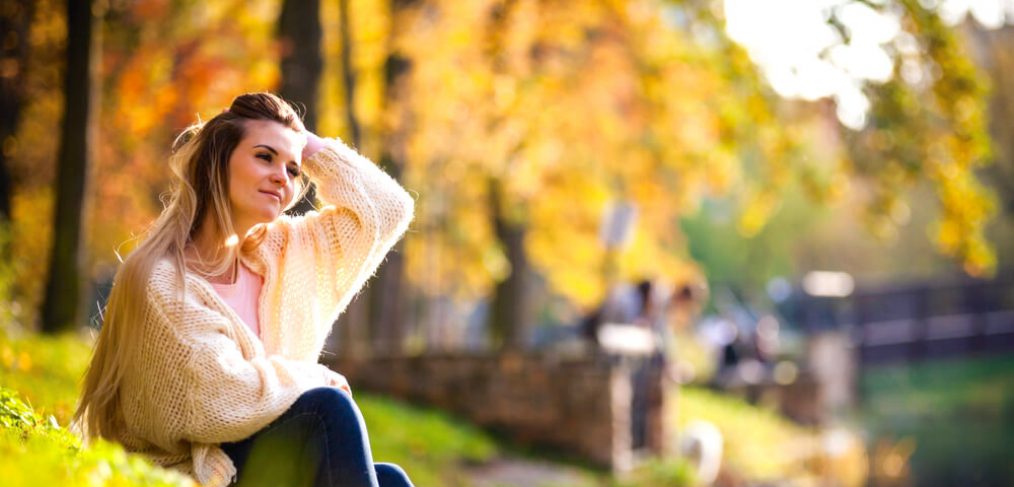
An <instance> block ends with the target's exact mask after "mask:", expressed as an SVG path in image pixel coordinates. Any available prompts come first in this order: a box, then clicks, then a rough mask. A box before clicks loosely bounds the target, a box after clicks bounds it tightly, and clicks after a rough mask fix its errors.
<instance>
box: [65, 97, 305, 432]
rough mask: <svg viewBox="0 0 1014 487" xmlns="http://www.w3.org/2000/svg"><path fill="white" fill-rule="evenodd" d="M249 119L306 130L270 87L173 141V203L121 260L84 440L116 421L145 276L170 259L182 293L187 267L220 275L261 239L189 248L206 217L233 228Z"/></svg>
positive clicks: (92, 373)
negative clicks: (233, 183)
mask: <svg viewBox="0 0 1014 487" xmlns="http://www.w3.org/2000/svg"><path fill="white" fill-rule="evenodd" d="M250 120H269V121H275V122H278V123H280V124H282V125H284V126H286V127H288V128H290V129H292V130H295V131H297V132H298V131H302V130H303V124H302V121H301V120H300V118H299V115H298V114H297V113H296V111H295V110H294V109H293V108H292V106H290V105H289V104H288V103H286V102H285V101H284V100H282V99H281V98H279V97H278V96H276V95H273V94H271V93H248V94H244V95H240V96H238V97H236V99H235V100H233V101H232V105H231V106H230V107H229V108H228V109H226V110H225V111H223V112H222V113H220V114H218V115H216V116H215V117H214V118H212V119H211V120H208V121H207V122H200V121H199V122H198V123H196V124H194V125H191V126H190V127H188V128H186V129H185V130H184V131H183V132H182V133H181V134H180V135H179V136H178V137H177V138H176V140H175V142H174V143H173V147H172V155H171V156H170V158H169V165H170V168H171V169H172V176H171V177H172V187H171V190H170V192H169V194H168V203H166V204H165V208H164V209H163V210H162V213H161V215H159V217H158V219H157V220H155V222H154V223H153V224H152V225H151V227H150V228H149V230H148V232H147V234H146V235H145V236H144V238H143V240H142V241H141V243H140V244H139V245H138V247H137V248H136V249H135V250H134V251H133V252H131V253H130V255H129V256H128V257H127V258H126V259H125V260H124V261H123V263H122V264H120V268H119V270H118V271H117V272H116V276H115V278H114V280H113V288H112V291H111V292H110V294H109V300H108V302H107V303H106V308H105V313H104V314H103V319H102V329H101V331H100V332H99V337H98V340H97V342H96V344H95V351H94V353H93V355H92V360H91V364H90V365H89V367H88V371H87V372H86V374H85V380H84V387H83V390H82V393H81V401H80V403H79V404H78V407H77V410H76V412H75V413H74V423H75V424H74V429H76V430H77V432H78V433H79V434H80V435H81V436H82V437H84V439H85V440H90V439H92V438H96V437H105V438H108V437H109V435H110V434H111V433H112V432H113V431H114V425H115V424H116V421H118V419H117V417H118V409H117V408H118V407H119V404H118V403H119V392H120V383H121V381H122V380H123V374H124V371H125V370H126V368H127V367H129V366H130V362H131V354H132V353H133V352H134V351H135V350H136V349H137V348H138V347H139V346H140V343H139V342H138V340H139V336H140V334H139V333H137V332H136V331H135V330H134V329H133V327H134V326H136V324H137V323H140V322H141V320H143V319H144V314H145V312H146V306H147V304H146V293H147V287H148V280H149V278H150V276H151V272H152V269H153V268H154V266H155V264H156V263H157V262H158V261H160V260H161V259H168V261H169V262H170V263H171V264H172V265H173V267H174V268H175V271H176V272H175V274H176V279H177V284H178V285H177V288H178V289H180V290H181V292H180V298H181V299H182V295H183V293H182V290H183V289H184V286H185V281H184V274H185V271H186V269H187V268H188V267H189V268H190V269H191V270H194V271H196V272H198V273H200V274H204V275H218V274H222V273H224V272H225V271H226V270H227V269H228V268H229V266H230V265H232V264H233V263H234V262H235V260H236V257H237V256H238V254H239V252H240V251H244V252H246V251H250V250H253V249H254V248H256V247H257V245H259V244H260V242H261V241H262V240H263V236H264V227H263V226H262V225H257V226H255V227H254V229H252V230H251V231H250V232H249V233H248V234H247V236H246V238H245V239H243V243H242V245H225V244H224V243H223V245H222V246H221V248H220V249H218V251H217V252H216V254H215V255H213V256H200V257H198V258H194V257H188V256H187V254H185V253H184V250H185V248H186V246H187V243H188V242H190V241H191V239H192V238H193V237H194V236H195V235H196V233H197V230H198V229H199V228H200V227H201V225H202V224H204V222H205V221H206V220H209V219H210V220H209V222H210V223H211V224H213V225H215V227H216V230H217V234H218V235H220V236H231V235H234V234H235V229H234V226H233V222H232V218H231V207H230V204H229V158H230V157H231V155H232V152H233V151H234V150H235V149H236V147H237V146H238V145H239V143H240V141H241V140H242V139H243V136H244V134H245V123H246V122H247V121H250ZM296 184H297V185H299V186H300V187H299V188H297V191H296V192H295V193H296V195H297V196H296V197H295V198H293V200H292V201H293V202H296V201H298V200H299V199H300V197H301V193H302V189H303V187H305V184H303V183H302V181H298V182H297V183H296ZM163 201H165V199H163ZM290 204H291V203H290ZM239 237H240V238H242V237H244V236H239ZM223 238H224V237H223ZM230 240H231V239H230ZM233 241H235V240H233ZM191 254H192V253H191Z"/></svg>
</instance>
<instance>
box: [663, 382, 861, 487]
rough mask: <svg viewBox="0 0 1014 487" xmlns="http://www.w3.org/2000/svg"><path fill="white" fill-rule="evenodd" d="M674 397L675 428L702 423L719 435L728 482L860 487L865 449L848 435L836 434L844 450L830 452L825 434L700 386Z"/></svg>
mask: <svg viewBox="0 0 1014 487" xmlns="http://www.w3.org/2000/svg"><path fill="white" fill-rule="evenodd" d="M674 394H678V399H677V400H676V401H678V403H677V404H678V407H677V408H675V409H674V410H673V411H672V412H671V414H673V415H674V416H675V417H674V418H673V419H674V421H675V424H677V425H679V427H683V426H685V425H686V424H688V423H689V422H691V421H694V420H703V421H707V422H709V423H711V424H713V425H715V427H717V428H718V430H719V431H720V432H721V433H722V437H723V441H724V443H723V452H722V453H723V455H722V464H723V465H722V472H723V475H725V476H726V477H727V478H735V479H741V480H742V479H749V481H750V482H749V483H752V484H753V483H760V484H765V483H769V484H772V485H782V484H786V483H789V484H800V485H827V484H832V485H842V486H859V485H863V484H864V481H865V474H866V468H867V467H866V453H865V447H864V446H863V445H862V442H861V441H860V440H859V438H858V436H856V435H855V434H853V433H849V432H847V431H846V430H843V429H838V430H836V431H837V432H836V434H837V435H838V438H840V440H838V441H839V444H840V445H842V446H843V448H839V449H838V450H836V451H834V452H833V453H829V452H828V451H827V449H826V447H825V444H826V443H825V442H826V441H827V438H828V437H827V436H826V435H827V432H824V431H817V430H814V429H811V428H806V427H803V426H799V425H797V424H795V423H793V422H791V421H789V420H788V419H786V418H784V417H782V416H781V415H779V414H778V413H776V412H774V411H772V410H769V409H765V408H759V407H757V406H754V405H751V404H749V403H747V402H746V401H745V400H743V399H740V398H736V397H730V396H727V395H723V394H719V393H717V392H713V391H710V390H708V389H704V388H700V387H683V388H681V389H680V390H679V391H678V393H674ZM673 402H675V401H673Z"/></svg>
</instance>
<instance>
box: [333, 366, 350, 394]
mask: <svg viewBox="0 0 1014 487" xmlns="http://www.w3.org/2000/svg"><path fill="white" fill-rule="evenodd" d="M327 386H328V387H337V388H339V389H341V390H343V391H345V392H346V393H348V395H350V396H351V395H352V388H351V387H349V381H348V380H347V379H345V376H344V375H341V374H339V373H338V372H334V371H331V372H330V373H329V374H328V375H327Z"/></svg>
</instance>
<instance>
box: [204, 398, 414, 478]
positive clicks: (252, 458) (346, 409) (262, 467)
mask: <svg viewBox="0 0 1014 487" xmlns="http://www.w3.org/2000/svg"><path fill="white" fill-rule="evenodd" d="M221 448H222V449H223V450H225V453H226V454H227V455H229V458H231V459H232V461H233V463H234V464H235V465H236V471H237V472H239V474H238V476H237V479H236V484H235V485H240V486H259V485H264V486H268V485H291V486H314V487H334V486H342V487H344V486H350V487H358V486H370V487H402V486H411V485H412V482H411V481H410V480H409V479H408V476H407V475H406V474H405V472H404V471H403V470H402V469H401V467H398V466H397V465H393V464H389V463H373V454H372V453H371V452H370V439H369V437H368V436H367V433H366V424H365V423H363V416H362V414H361V413H360V412H359V407H357V406H356V403H355V401H353V400H352V398H351V397H350V396H349V395H348V394H347V393H345V392H344V391H342V390H341V389H338V388H335V387H320V388H316V389H310V390H308V391H306V392H304V393H303V394H302V395H301V396H299V399H297V400H296V402H295V403H293V404H292V406H291V407H290V408H289V410H288V411H286V412H285V413H284V414H282V415H281V416H280V417H279V418H278V419H276V420H275V421H274V422H272V423H271V424H269V425H268V426H266V427H264V429H262V430H260V431H258V432H257V433H254V434H253V435H252V436H250V437H249V438H247V439H245V440H241V441H238V442H235V443H223V444H222V445H221Z"/></svg>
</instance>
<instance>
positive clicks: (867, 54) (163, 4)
mask: <svg viewBox="0 0 1014 487" xmlns="http://www.w3.org/2000/svg"><path fill="white" fill-rule="evenodd" d="M1012 24H1014V1H1011V0H918V1H917V0H725V1H721V0H714V1H707V0H682V1H681V0H629V1H620V0H596V1H592V0H587V1H576V0H574V1H555V0H470V1H451V0H389V1H368V0H305V1H297V0H244V1H238V0H237V1H230V0H215V1H208V2H199V1H189V0H136V1H125V0H91V1H85V0H82V1H70V2H67V3H66V4H65V3H61V2H56V1H53V0H37V1H33V0H4V1H3V3H2V6H0V26H2V34H0V44H2V58H0V103H2V111H0V144H2V145H0V294H2V295H3V299H2V300H0V321H2V322H3V323H4V329H5V330H7V331H6V332H5V334H6V336H7V338H5V340H6V341H5V344H4V345H3V347H4V348H3V350H0V351H2V352H3V363H2V364H0V365H2V366H3V367H4V372H3V373H2V374H0V378H3V379H4V383H3V385H4V386H9V387H15V386H16V385H17V384H18V382H17V380H16V379H15V378H16V377H17V374H18V373H19V371H21V372H25V371H26V370H28V371H30V370H31V369H32V366H28V369H26V368H25V367H26V366H25V364H26V363H29V362H30V361H29V362H26V360H25V359H24V358H22V356H23V354H22V351H23V350H30V348H25V347H27V345H18V343H20V342H19V341H18V340H22V341H24V340H30V339H31V338H26V337H32V336H39V337H40V339H45V337H48V336H54V335H59V334H60V333H61V332H65V331H75V330H77V331H79V332H80V333H81V334H82V335H84V336H85V337H86V338H85V342H86V344H87V340H88V338H87V336H88V335H89V333H90V332H89V331H88V330H93V331H94V330H96V329H97V328H98V327H99V326H100V324H101V312H100V311H101V306H102V303H103V302H104V299H105V296H106V295H107V294H108V292H109V288H110V286H111V281H112V276H113V274H114V273H115V270H116V266H117V264H118V262H119V256H121V255H126V254H127V253H129V252H130V250H131V248H132V247H133V246H134V245H135V244H136V242H137V240H136V239H137V238H139V237H142V236H143V234H144V229H145V228H146V225H147V224H148V223H149V222H150V221H152V220H153V218H154V217H155V216H156V215H157V214H158V212H159V211H160V210H161V208H162V203H161V200H160V195H162V194H163V193H164V192H165V191H166V190H167V189H168V188H167V182H168V167H167V164H166V163H167V159H168V155H169V148H170V144H171V142H172V140H173V138H174V137H175V136H176V135H177V134H178V133H179V132H180V131H181V130H182V129H183V128H185V127H186V126H187V125H189V124H191V123H193V122H195V121H197V120H199V119H208V118H210V117H212V116H214V115H216V114H217V113H219V112H221V111H222V110H223V109H224V108H226V107H227V106H229V104H230V103H231V100H232V98H233V97H234V96H236V95H238V94H240V93H244V92H250V91H262V90H269V91H274V92H277V93H279V94H280V95H282V96H283V97H285V98H286V99H288V100H291V101H294V102H295V103H296V104H297V105H298V106H299V107H300V108H299V109H300V111H301V112H302V113H304V117H305V120H306V125H307V126H308V128H310V129H312V130H314V131H315V132H317V133H319V134H321V135H324V136H336V137H340V138H342V139H343V140H345V141H346V142H347V143H349V144H350V145H352V146H354V147H356V148H358V149H359V150H360V151H361V152H362V153H364V154H365V155H367V156H368V157H369V158H370V159H372V160H373V161H375V162H376V163H378V164H380V165H381V166H382V167H383V168H384V169H385V170H386V171H387V172H388V173H389V174H391V175H392V176H394V177H395V178H396V179H398V180H399V181H400V183H401V184H402V185H403V186H404V187H405V188H406V189H408V190H409V191H410V193H411V194H412V195H413V197H414V198H415V200H416V216H415V220H414V221H413V223H412V225H411V227H410V229H409V232H408V234H407V236H406V237H405V238H404V240H403V241H402V242H401V243H400V244H399V245H398V246H397V247H396V249H395V251H394V252H392V254H391V255H390V256H389V257H388V259H387V261H386V262H385V263H384V264H383V265H382V267H381V269H380V271H379V272H378V274H377V275H376V276H375V277H374V278H373V279H372V280H371V281H370V282H369V284H368V285H367V288H366V289H365V290H364V291H363V292H362V293H360V295H359V296H358V298H357V299H356V301H355V302H354V303H353V304H352V305H351V306H350V308H349V310H348V311H347V312H346V313H345V314H344V315H343V316H342V318H340V319H339V322H338V323H336V326H335V329H334V332H333V333H332V336H331V340H330V342H329V344H328V348H327V351H326V353H325V356H324V357H323V358H322V360H324V361H325V362H328V363H332V364H334V366H335V367H336V368H337V369H338V370H340V371H343V372H345V371H348V372H349V374H348V375H349V377H350V380H351V381H352V384H353V387H354V388H356V387H357V378H358V381H359V384H360V387H362V388H363V389H364V390H370V391H372V392H373V393H374V394H377V396H376V397H378V398H384V397H397V398H400V399H399V401H400V400H408V401H409V402H410V403H412V404H426V406H419V407H427V408H431V407H432V408H437V409H443V410H447V411H450V412H451V414H452V416H450V418H451V419H449V420H448V421H451V422H452V423H462V424H470V423H475V424H478V425H480V426H483V427H485V429H483V430H476V431H477V432H476V433H475V434H478V435H485V434H487V433H486V431H493V433H491V434H492V435H493V436H490V437H489V438H490V439H488V440H483V441H488V442H489V445H493V446H484V447H483V448H481V449H480V450H482V451H483V452H485V453H482V454H480V455H478V457H477V458H466V457H467V455H462V457H461V458H457V457H455V455H456V453H455V449H454V448H448V450H449V452H448V453H447V455H448V458H451V460H448V462H449V463H447V464H446V465H447V466H443V465H444V464H443V463H439V462H438V461H437V460H433V459H432V458H429V457H427V456H426V455H427V453H426V451H427V450H429V449H432V448H435V446H434V445H433V444H421V445H420V444H416V445H414V446H412V447H411V448H408V449H407V450H405V452H406V453H404V454H405V455H409V456H413V455H414V456H416V457H418V458H419V460H418V462H419V463H421V464H423V465H424V466H423V467H418V468H420V469H422V468H426V467H425V465H429V466H433V465H438V464H439V470H438V471H436V472H434V473H433V478H434V479H435V480H434V482H433V485H585V484H589V483H590V484H592V485H600V484H609V483H610V482H612V483H613V484H616V483H617V482H619V483H620V484H619V485H626V484H623V482H627V483H629V484H630V485H692V484H694V483H697V484H717V485H877V486H880V485H885V486H886V485H1011V484H1012V483H1014V462H1011V461H1010V456H1009V453H1008V451H1009V449H1008V446H1009V442H1008V438H1010V437H1011V436H1012V435H1014V355H1012V353H1011V352H1012V351H1014V274H1012V271H1014V133H1012V127H1014V125H1012V123H1014V27H1012ZM82 330H83V331H82ZM93 331H92V332H91V333H93ZM13 337H21V338H18V339H15V338H13ZM47 346H48V345H42V346H41V347H42V348H46V347H47ZM19 347H21V348H19ZM86 348H87V346H85V348H83V349H82V350H86ZM26 353H27V352H26ZM40 353H41V352H40ZM80 353H86V352H80ZM466 359H467V360H466ZM38 360H40V359H36V361H38ZM48 360H51V361H60V360H61V358H60V357H59V356H56V357H51V358H49V359H48ZM484 360H485V361H486V362H483V361H484ZM563 362H566V363H573V364H577V365H575V367H578V366H580V368H578V369H573V370H571V369H567V370H568V371H569V372H566V373H564V372H560V370H562V369H559V367H560V366H559V364H560V363H563ZM448 363H453V364H454V365H453V370H454V371H455V372H453V373H451V372H446V371H443V370H444V369H441V367H444V366H445V365H440V364H448ZM490 363H492V364H494V365H492V366H489V365H488V364H490ZM363 364H368V365H369V366H370V367H372V369H371V370H373V371H382V374H386V375H385V377H377V375H378V374H377V373H376V372H373V373H372V375H371V372H366V371H364V370H365V369H368V368H369V367H366V366H364V365H363ZM405 364H410V366H409V365H405ZM434 364H437V365H434ZM540 364H543V365H540ZM546 364H548V365H546ZM399 367H400V368H399ZM406 367H408V369H405V368H406ZM447 367H450V366H447ZM490 367H491V368H490ZM602 367H605V369H602ZM36 368H38V366H36ZM403 369H405V370H410V371H412V374H408V373H407V372H405V374H408V375H404V376H402V375H397V374H398V372H395V371H397V370H403ZM600 369H602V370H607V371H608V373H609V374H612V375H608V377H621V378H622V380H621V381H619V382H617V381H616V380H614V379H609V380H607V381H606V382H603V384H606V385H605V386H603V387H604V389H601V390H598V389H595V390H593V391H592V392H591V394H593V395H595V394H601V397H603V398H606V399H604V400H606V401H607V402H609V401H612V402H610V404H612V406H613V407H612V409H609V411H607V412H606V413H603V414H606V415H607V416H608V415H613V416H609V417H612V418H615V417H616V415H620V416H622V417H623V418H624V421H626V422H624V423H622V425H621V426H619V427H618V428H619V429H620V430H622V433H623V434H617V433H616V431H613V430H611V431H612V433H611V434H606V437H608V438H609V439H608V440H601V441H600V440H598V439H596V440H594V442H595V443H596V445H597V446H595V445H593V446H587V445H585V442H587V441H588V440H587V438H588V437H591V435H586V437H585V438H581V436H582V435H580V434H578V435H576V439H573V438H571V439H564V438H562V437H553V438H546V437H543V436H544V435H542V436H540V434H541V433H539V430H543V431H544V430H546V429H547V427H546V425H547V424H550V423H545V421H551V418H552V417H553V416H552V415H550V416H547V417H548V418H550V419H548V420H547V419H546V418H542V419H538V418H535V419H533V418H530V417H521V416H518V415H519V414H520V413H518V412H517V411H518V410H527V411H532V410H540V409H542V408H544V409H545V410H546V411H550V410H553V411H556V410H565V408H564V407H563V406H561V404H564V403H566V402H567V401H568V400H573V398H576V397H584V396H580V394H583V392H573V393H572V394H571V393H570V392H567V393H566V394H569V395H565V396H552V397H554V398H555V399H553V400H552V401H543V403H531V402H530V401H535V399H533V397H535V398H537V397H540V396H541V393H540V392H539V391H540V389H538V387H546V388H547V389H546V390H547V391H557V392H559V391H560V390H567V391H570V388H571V387H578V386H575V385H574V384H575V383H577V382H579V381H577V380H576V379H575V380H570V379H568V378H573V377H578V376H580V377H584V375H581V374H584V373H585V371H588V370H600ZM357 371H359V372H357ZM517 371H527V372H526V374H528V375H527V377H528V379H530V380H528V381H527V382H526V383H525V384H520V385H519V384H515V385H503V388H502V389H499V390H492V391H488V393H484V395H482V396H481V397H482V398H483V399H482V400H483V401H485V402H484V404H483V405H484V406H485V407H488V408H492V410H499V409H503V410H504V411H505V412H504V413H503V414H502V415H500V416H496V414H499V413H491V412H489V411H488V410H487V411H486V412H485V413H483V412H481V411H479V409H481V408H479V406H476V405H471V404H469V401H470V399H468V397H469V396H470V395H472V397H473V399H471V400H474V398H475V397H479V396H478V395H473V392H474V391H475V390H477V388H478V387H479V386H478V385H476V383H477V382H481V383H494V384H499V383H500V382H497V381H498V380H501V379H500V378H501V377H508V376H510V374H511V373H517ZM78 372H79V370H71V371H70V372H68V373H69V374H71V375H72V376H73V374H75V373H78ZM388 372H390V373H388ZM649 372H650V373H649ZM413 374H415V375H413ZM498 374H499V375H498ZM505 374H506V375H505ZM646 374H647V375H646ZM465 376H467V377H470V379H469V380H471V381H472V382H468V381H465V382H454V381H455V380H456V379H454V378H453V377H459V378H460V377H465ZM543 376H544V377H547V379H545V381H543V380H542V379H541V378H542V377H543ZM392 377H402V378H403V379H404V380H401V379H398V380H394V379H392ZM449 377H450V378H449ZM491 377H492V378H491ZM532 377H535V378H537V379H538V380H536V379H532ZM554 377H557V378H558V379H554ZM645 377H652V378H653V379H651V380H648V379H645ZM503 380H505V381H507V382H504V383H503V384H514V383H513V382H510V380H509V379H503ZM555 380H559V381H560V382H554V381H555ZM491 381H492V382H491ZM589 381H590V382H589V383H592V382H593V381H592V380H591V379H589ZM649 382H650V383H651V384H652V385H651V386H650V387H649V386H648V385H646V384H648V383H649ZM617 383H622V384H623V385H622V386H617V385H616V384H617ZM68 384H73V381H71V382H68ZM540 384H542V385H541V386H540ZM32 387H33V386H31V385H30V384H28V385H24V388H23V389H22V393H23V394H25V395H27V396H29V398H31V397H33V396H32V394H33V392H32V391H33V389H32ZM46 387H49V386H46ZM54 387H55V386H54ZM65 387H68V390H67V391H65V393H64V396H65V397H66V398H67V399H62V401H64V402H62V403H61V402H60V401H54V402H53V403H52V408H51V410H47V409H46V405H47V402H46V400H44V399H36V400H35V403H36V404H37V405H39V404H41V405H42V409H43V410H45V411H46V412H48V413H51V414H55V416H56V418H57V420H61V419H64V418H66V417H67V411H66V409H67V407H68V405H67V404H66V401H71V400H72V398H73V394H72V392H73V391H72V385H68V386H65ZM514 387H516V388H517V390H515V389H512V388H514ZM581 387H584V386H581ZM589 387H591V386H589ZM617 387H619V388H618V389H617ZM15 388H16V387H15ZM624 391H626V392H624ZM646 391H648V392H646ZM651 391H653V392H651ZM546 394H547V396H545V397H549V396H548V394H549V392H547V393H546ZM518 396H520V397H522V399H520V400H518V399H517V397H518ZM566 398H570V399H566ZM515 400H518V401H520V402H514V401H515ZM526 401H529V402H526ZM620 403H622V404H623V405H622V407H621V406H617V404H620ZM384 404H385V405H386V404H387V403H384ZM399 404H400V403H399ZM384 407H387V406H384ZM406 407H409V406H406ZM411 407H416V406H411ZM61 408H63V409H61ZM554 408H556V409H554ZM364 410H365V409H364ZM477 411H479V412H477ZM617 411H620V412H617ZM378 414H380V413H378ZM405 414H409V413H405ZM413 414H414V413H413ZM483 414H485V416H484V415H483ZM546 414H549V413H546ZM589 414H590V416H589V418H588V421H589V422H591V423H596V422H599V421H600V418H599V417H597V416H593V415H591V414H592V413H589ZM369 416H370V415H369V412H368V411H367V419H368V421H369ZM493 416H496V417H495V418H494V417H493ZM441 417H442V416H441ZM393 418H395V419H392V420H391V421H399V419H397V418H400V416H394V417H393ZM646 418H647V419H646ZM653 418H654V419H653ZM533 421H534V423H533ZM538 421H544V423H538ZM575 421H578V420H575ZM519 425H520V426H519ZM532 425H537V426H538V425H541V426H538V427H533V426H532ZM570 426H572V427H574V428H578V429H579V430H580V429H581V428H583V427H584V426H582V423H580V422H578V423H575V424H573V425H570ZM394 427H395V426H394V425H380V426H377V427H376V428H379V429H381V430H382V431H381V433H379V435H380V436H383V435H385V434H388V432H386V430H387V429H391V428H394ZM371 428H373V426H372V425H371ZM526 428H528V429H526ZM550 429H551V428H550ZM519 431H520V433H518V432H519ZM589 431H590V430H589ZM391 434H393V433H391ZM437 438H438V439H435V440H433V441H435V442H436V441H449V440H447V439H446V437H442V436H438V437H437ZM483 438H486V437H485V436H484V437H483ZM596 438H598V437H596ZM377 441H378V443H379V445H380V448H381V449H382V450H383V448H387V446H386V445H388V444H389V443H390V444H395V443H398V441H403V442H404V441H411V440H406V439H404V438H402V439H400V440H399V439H397V438H395V437H384V439H380V440H377ZM484 444H485V443H484ZM602 444H606V445H607V446H608V447H609V449H610V450H609V451H610V452H609V453H608V454H606V455H605V457H602V455H599V454H598V453H596V452H598V450H597V449H596V448H598V447H599V446H601V445H602ZM547 445H548V446H547ZM390 448H391V449H392V450H391V451H395V450H396V449H397V448H399V447H396V446H391V447H390ZM382 452H383V451H382ZM382 452H381V453H382ZM489 452H493V453H489ZM617 452H620V453H617ZM381 453H378V454H377V457H378V458H381V457H382V454H381ZM441 461H443V460H441ZM589 462H590V463H591V464H595V465H598V467H603V466H604V467H606V469H605V473H603V472H602V470H599V469H597V467H591V468H590V469H589V470H586V468H588V467H586V465H587V464H588V463H589ZM409 465H411V463H409ZM409 471H410V473H411V472H412V470H411V468H409ZM613 484H610V485H613Z"/></svg>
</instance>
